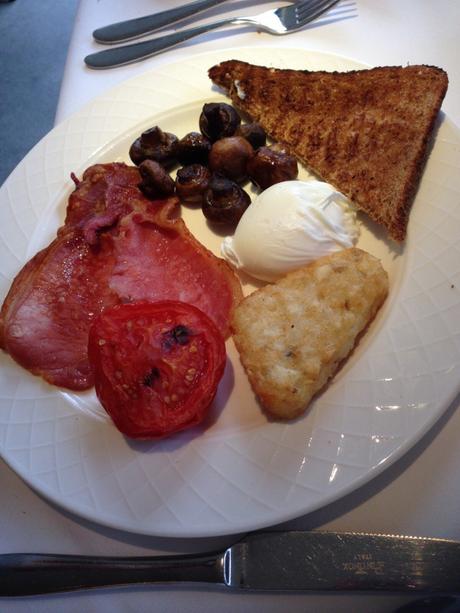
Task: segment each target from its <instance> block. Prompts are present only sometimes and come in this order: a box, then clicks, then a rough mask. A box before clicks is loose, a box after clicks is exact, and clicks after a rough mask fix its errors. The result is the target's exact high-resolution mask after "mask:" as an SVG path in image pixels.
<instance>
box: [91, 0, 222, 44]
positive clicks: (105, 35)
mask: <svg viewBox="0 0 460 613" xmlns="http://www.w3.org/2000/svg"><path fill="white" fill-rule="evenodd" d="M223 2H225V0H196V2H190V3H189V4H184V5H182V6H179V7H177V8H174V9H169V10H167V11H161V12H160V13H154V14H153V15H146V16H145V17H138V18H136V19H129V20H127V21H119V22H118V23H112V24H110V25H108V26H103V27H102V28H98V29H97V30H94V32H93V37H94V39H95V40H96V41H97V42H98V43H103V44H112V43H121V42H123V41H127V40H133V39H135V38H138V37H140V36H144V35H145V34H149V33H150V32H155V31H156V30H159V29H160V28H163V27H165V26H168V25H170V24H172V23H175V22H176V21H180V20H181V19H185V18H186V17H190V16H191V15H196V14H197V13H200V12H201V11H204V10H206V9H209V8H212V7H214V6H217V5H218V4H222V3H223Z"/></svg>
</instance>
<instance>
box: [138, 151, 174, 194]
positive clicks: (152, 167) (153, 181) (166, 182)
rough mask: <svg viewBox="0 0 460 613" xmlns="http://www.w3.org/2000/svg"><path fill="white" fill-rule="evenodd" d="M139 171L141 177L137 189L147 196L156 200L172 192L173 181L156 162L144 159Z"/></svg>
mask: <svg viewBox="0 0 460 613" xmlns="http://www.w3.org/2000/svg"><path fill="white" fill-rule="evenodd" d="M139 172H140V175H141V177H142V181H141V182H140V183H139V189H140V190H141V191H142V193H143V194H144V196H146V197H147V198H150V199H152V200H158V199H160V198H167V197H168V196H172V195H173V194H174V181H173V180H172V178H171V177H170V176H169V174H168V173H167V172H166V170H165V169H164V168H163V166H162V165H161V164H159V163H158V162H154V161H153V160H144V161H143V162H142V163H141V164H140V165H139Z"/></svg>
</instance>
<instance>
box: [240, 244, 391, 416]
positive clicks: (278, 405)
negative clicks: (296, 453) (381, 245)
mask: <svg viewBox="0 0 460 613" xmlns="http://www.w3.org/2000/svg"><path fill="white" fill-rule="evenodd" d="M387 293H388V276H387V274H386V272H385V271H384V270H383V268H382V266H381V264H380V262H379V260H377V259H376V258H375V257H373V256H372V255H370V254H368V253H366V252H365V251H362V250H361V249H357V248H356V247H353V248H351V249H345V250H343V251H339V252H336V253H333V254H331V255H328V256H324V257H322V258H319V259H318V260H316V261H315V262H313V263H312V264H309V265H308V266H306V267H304V268H300V269H299V270H296V271H294V272H291V273H289V274H287V275H286V276H285V277H283V278H282V279H281V280H280V281H277V282H276V283H273V284H269V285H266V286H265V287H263V288H261V289H259V290H257V291H255V292H253V293H252V294H250V295H249V296H247V297H246V298H244V299H243V301H242V302H240V304H239V305H238V307H237V308H236V309H235V313H234V316H233V319H232V329H233V338H234V341H235V344H236V347H237V349H238V351H239V353H240V357H241V361H242V364H243V366H244V369H245V371H246V374H247V376H248V378H249V381H250V382H251V385H252V387H253V389H254V391H255V393H256V395H257V397H258V398H259V400H260V403H261V404H262V406H263V407H264V408H265V409H266V411H267V412H268V413H270V414H271V415H273V416H274V417H276V418H281V419H291V418H294V417H297V416H298V415H301V414H302V413H303V412H304V411H305V409H306V408H307V406H308V403H309V402H310V400H311V399H312V397H313V395H314V394H315V393H317V392H318V391H319V390H321V388H322V387H323V386H324V385H325V384H326V382H327V381H328V380H329V379H330V378H331V377H332V376H333V375H334V373H335V372H336V371H337V369H338V368H339V366H340V364H341V362H342V361H343V360H344V359H345V358H346V357H347V356H348V355H349V353H350V352H351V351H352V349H353V347H354V346H355V344H356V341H357V338H358V336H359V334H360V333H362V332H363V330H365V328H366V327H367V326H368V324H369V323H370V321H371V320H372V319H373V318H374V316H375V314H376V313H377V311H378V309H379V308H380V306H381V305H382V303H383V302H384V300H385V298H386V296H387Z"/></svg>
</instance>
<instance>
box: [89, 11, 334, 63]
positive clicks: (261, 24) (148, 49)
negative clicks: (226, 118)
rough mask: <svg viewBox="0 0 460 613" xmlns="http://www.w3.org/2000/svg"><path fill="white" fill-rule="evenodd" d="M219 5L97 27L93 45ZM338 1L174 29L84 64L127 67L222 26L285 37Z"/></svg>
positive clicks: (128, 37)
mask: <svg viewBox="0 0 460 613" xmlns="http://www.w3.org/2000/svg"><path fill="white" fill-rule="evenodd" d="M222 2H224V0H196V1H195V2H192V3H190V4H186V5H183V6H181V7H179V8H175V9H171V10H167V11H162V12H161V13H156V14H154V15H147V16H145V17H140V18H138V19H131V20H129V21H123V22H119V23H115V24H111V25H108V26H105V27H102V28H98V29H97V30H95V31H94V32H93V37H94V39H95V40H96V41H97V42H99V43H103V44H113V43H120V42H124V41H129V40H133V39H135V38H139V37H141V36H144V35H146V34H150V33H152V32H155V31H157V30H159V29H160V28H163V27H165V26H167V25H170V24H173V23H176V22H177V21H179V20H181V19H184V18H186V17H190V16H191V15H195V14H197V13H199V12H201V11H204V10H206V9H208V8H211V7H214V6H217V5H218V4H221V3H222ZM338 2H339V0H300V1H299V2H296V3H294V4H292V5H288V6H283V7H280V8H277V9H274V10H269V11H265V12H263V13H261V14H259V15H254V16H247V17H230V18H227V19H221V20H219V21H216V22H213V23H208V24H204V25H201V26H197V27H194V28H190V29H185V30H178V31H176V32H174V33H172V34H167V35H165V36H159V37H156V38H152V39H149V40H147V41H144V42H141V43H134V44H130V45H123V46H120V47H114V48H111V49H107V50H105V51H99V52H97V53H92V54H90V55H87V56H86V57H85V63H86V65H87V66H88V67H90V68H99V69H100V68H112V67H115V66H122V65H124V64H130V63H132V62H137V61H139V60H143V59H145V58H148V57H151V56H152V55H156V54H158V53H161V52H162V51H166V50H167V49H170V48H171V47H174V46H176V45H179V44H180V43H183V42H185V41H186V40H189V39H191V38H193V37H195V36H199V35H201V34H205V33H206V32H210V31H211V30H215V29H218V28H221V27H223V26H226V25H250V26H253V27H255V28H257V29H258V30H262V31H264V32H268V33H269V34H275V35H283V34H289V33H291V32H295V31H297V30H299V29H301V28H302V27H304V26H305V25H306V24H308V23H310V22H312V21H313V20H315V19H317V18H318V17H320V16H321V15H323V14H324V13H325V12H326V11H328V10H329V9H330V8H331V7H332V6H333V5H334V4H337V3H338Z"/></svg>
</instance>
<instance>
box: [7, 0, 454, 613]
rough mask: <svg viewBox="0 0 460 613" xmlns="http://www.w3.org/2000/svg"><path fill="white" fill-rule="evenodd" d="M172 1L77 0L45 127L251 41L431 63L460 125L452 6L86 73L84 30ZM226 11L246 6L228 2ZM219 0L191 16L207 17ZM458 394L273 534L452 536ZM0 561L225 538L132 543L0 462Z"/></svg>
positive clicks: (123, 592)
mask: <svg viewBox="0 0 460 613" xmlns="http://www.w3.org/2000/svg"><path fill="white" fill-rule="evenodd" d="M179 4H180V3H179V2H178V1H177V0H171V1H170V2H168V3H166V2H160V1H159V0H135V1H133V2H130V3H128V2H126V0H110V1H109V0H81V1H80V6H79V10H78V12H77V17H76V20H75V25H74V32H73V37H72V40H71V44H70V48H69V54H68V58H67V63H66V68H65V72H64V80H63V83H62V87H61V95H60V100H59V106H58V110H57V116H56V121H57V122H59V121H62V120H63V119H65V118H66V117H68V116H69V115H70V114H72V113H73V112H74V111H76V110H77V109H79V108H80V107H81V106H82V105H84V104H85V103H86V102H88V101H90V100H91V99H92V98H94V97H95V96H97V95H98V94H100V93H102V92H104V91H106V90H107V89H108V88H110V87H112V86H114V85H116V84H118V83H120V82H121V81H123V80H124V79H127V78H130V77H132V76H134V75H136V74H140V73H141V72H144V71H145V70H148V69H149V68H151V67H155V66H160V65H164V64H166V63H169V62H175V61H178V60H181V59H182V58H187V57H189V56H190V55H191V54H194V53H201V52H205V51H211V50H216V49H223V48H236V47H243V46H244V47H246V46H251V45H264V46H283V47H294V48H298V47H303V48H305V49H310V50H314V51H323V52H329V53H336V54H339V55H343V56H346V57H349V58H352V59H355V60H358V61H362V62H364V63H367V64H370V65H395V64H398V65H405V64H408V63H421V64H432V65H437V66H440V67H442V68H444V69H445V70H446V71H447V72H448V74H449V80H450V83H449V90H448V92H447V96H446V98H445V101H444V104H443V110H444V112H445V113H446V114H447V115H448V116H449V117H450V118H451V119H452V120H453V121H454V122H455V123H456V124H457V125H460V65H459V63H458V33H459V32H458V24H459V23H460V3H458V1H457V0H439V2H431V1H429V0H406V1H405V2H401V1H400V0H386V2H381V3H378V2H373V1H372V0H357V1H356V2H353V1H347V0H345V1H343V2H342V3H341V5H338V8H337V9H336V10H335V11H333V12H332V14H331V15H330V16H328V17H326V18H323V19H322V20H321V21H319V22H317V23H316V24H314V25H312V26H311V27H309V28H306V29H305V30H303V31H301V32H298V33H295V34H292V35H290V36H288V37H283V38H275V37H270V36H269V35H265V34H260V33H256V32H254V31H251V30H250V29H247V28H236V29H235V31H233V30H226V31H225V32H221V33H214V34H211V35H208V36H207V37H204V38H203V37H202V38H200V39H198V40H195V41H190V42H189V43H187V44H185V45H183V46H181V47H180V48H175V49H173V50H171V51H169V52H168V53H164V54H162V55H159V56H156V57H154V58H150V59H149V60H146V61H144V62H140V63H137V64H132V65H130V66H125V67H120V68H117V69H113V70H107V71H91V70H89V69H87V68H86V67H85V66H84V64H83V61H82V58H83V57H84V56H85V55H86V54H88V53H90V52H92V51H96V50H97V49H98V48H100V47H98V45H97V44H95V43H94V42H93V41H92V38H91V32H92V30H93V29H94V28H96V27H99V26H102V25H105V24H106V23H108V22H112V21H118V20H121V19H127V18H131V17H136V16H141V15H144V14H147V13H149V12H153V11H155V10H162V9H165V8H170V7H173V6H177V5H179ZM233 5H234V6H235V7H236V8H235V9H234V10H232V12H234V13H235V14H251V13H254V12H259V9H260V10H262V9H263V8H264V7H266V6H268V5H265V4H261V3H259V4H258V5H257V9H256V10H254V7H252V8H251V6H250V5H249V3H248V2H245V1H244V0H243V1H238V2H233V3H232V6H233ZM229 8H231V7H230V3H228V4H226V5H225V8H224V7H220V8H218V9H213V10H212V11H209V12H208V13H206V14H203V15H202V18H201V20H202V21H207V20H209V19H211V18H212V17H213V16H214V17H215V16H216V15H220V14H221V13H222V12H223V11H224V10H228V9H229ZM459 403H460V397H458V398H457V399H456V400H455V402H454V403H453V404H452V405H451V406H450V407H448V408H447V410H446V412H445V413H444V415H443V416H442V417H441V418H440V419H439V421H438V422H437V423H436V424H435V425H434V427H433V428H432V429H431V430H430V431H429V432H428V433H427V434H426V435H425V436H424V438H423V439H422V440H421V441H419V442H418V443H417V444H416V445H415V446H414V447H413V448H412V449H411V450H410V451H409V452H408V453H407V454H406V455H405V456H404V457H402V458H401V459H400V460H399V461H397V462H396V463H395V464H393V465H392V466H390V467H389V468H388V469H387V470H386V471H384V472H383V473H382V474H381V475H379V476H378V477H376V478H375V479H373V480H372V481H371V482H370V483H368V484H366V485H364V486H363V487H361V488H360V489H359V490H357V491H355V492H353V493H352V494H350V495H348V496H346V497H344V498H342V499H340V500H339V501H337V502H335V503H333V504H330V505H329V506H327V507H325V508H323V509H321V510H319V511H316V512H314V513H311V514H309V515H306V516H304V517H300V518H298V519H296V520H293V521H290V522H289V523H286V524H283V525H282V526H277V527H278V528H279V527H283V528H290V529H328V530H348V531H365V532H380V533H393V534H394V533H397V534H411V535H418V536H423V535H429V536H435V537H445V538H453V539H460V514H459V513H458V508H459V505H460V471H459V470H458V468H459V467H460V446H459V445H457V436H458V433H459V432H460V413H459V412H458V411H457V410H456V409H457V407H458V405H459ZM0 488H1V491H2V505H1V507H0V533H1V535H2V537H1V539H0V553H3V552H5V553H6V552H16V551H31V552H62V553H74V554H101V555H143V554H152V553H164V552H168V553H174V552H177V553H181V552H191V551H204V550H206V549H213V548H214V547H215V546H219V545H222V544H227V543H229V542H231V539H229V538H228V537H227V538H226V539H224V540H223V539H188V540H184V539H164V538H154V537H145V536H140V535H139V536H138V535H133V534H128V533H124V532H121V531H116V530H113V529H110V528H105V527H103V526H100V525H96V524H93V523H91V522H88V521H86V520H83V519H80V518H78V517H75V516H73V515H70V514H69V513H67V512H64V511H62V510H61V509H60V508H57V507H55V506H53V505H52V504H50V503H49V502H47V501H46V500H44V499H42V498H41V497H40V496H39V495H37V494H36V493H35V492H33V491H32V490H31V489H29V487H28V486H27V485H25V484H24V483H23V482H22V481H21V479H20V478H19V477H17V476H16V475H15V474H14V473H13V472H12V471H11V470H10V469H9V468H8V466H7V465H6V464H5V463H3V462H0ZM411 599H412V598H411V597H410V596H402V595H395V594H393V595H383V594H379V595H369V594H363V595H343V594H340V595H305V594H298V593H296V594H270V595H268V594H244V595H243V594H241V593H233V592H230V591H225V590H222V589H218V588H206V587H201V586H200V587H194V588H190V587H185V586H182V587H179V588H176V587H174V588H172V587H167V586H162V587H159V588H149V587H136V588H123V589H121V588H120V589H113V590H96V591H92V592H82V593H74V594H61V595H53V596H43V597H35V598H24V599H15V600H9V601H8V602H7V601H6V600H2V599H0V611H6V610H7V611H9V612H10V611H11V612H26V611H34V613H44V612H55V611H61V610H63V609H64V608H65V610H66V611H68V612H69V613H71V612H73V611H75V612H76V611H85V612H91V611H98V612H102V613H104V612H105V611H111V612H114V613H117V612H123V611H136V612H142V611H150V610H152V608H153V607H155V609H156V610H158V611H162V612H172V611H203V612H207V611H209V612H211V611H215V610H216V609H217V608H218V609H219V611H221V612H223V613H225V612H227V611H228V612H230V611H253V610H261V611H262V610H263V611H267V612H281V611H294V612H296V611H303V612H304V611H319V610H321V611H326V612H327V611H337V610H345V611H346V610H350V611H351V610H353V611H394V610H395V609H396V608H397V607H398V606H400V605H401V604H403V603H405V602H407V601H409V600H411Z"/></svg>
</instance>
